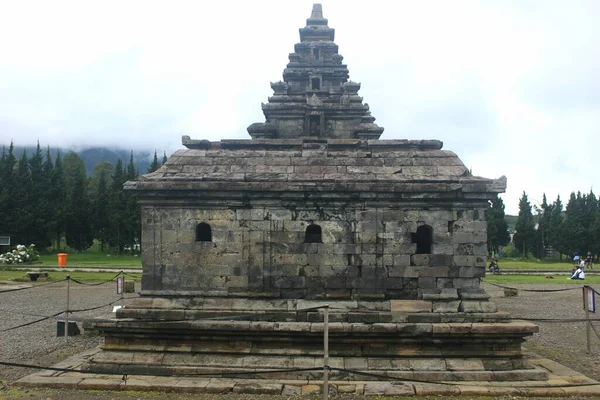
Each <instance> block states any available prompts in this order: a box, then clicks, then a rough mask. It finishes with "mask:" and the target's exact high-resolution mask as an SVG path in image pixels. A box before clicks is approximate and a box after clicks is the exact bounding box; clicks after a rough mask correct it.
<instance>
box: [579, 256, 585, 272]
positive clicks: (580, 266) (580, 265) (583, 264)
mask: <svg viewBox="0 0 600 400" xmlns="http://www.w3.org/2000/svg"><path fill="white" fill-rule="evenodd" d="M579 268H581V269H582V270H583V268H585V260H584V259H583V258H582V259H581V262H580V263H579Z"/></svg>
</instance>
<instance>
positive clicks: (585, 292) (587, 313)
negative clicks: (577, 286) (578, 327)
mask: <svg viewBox="0 0 600 400" xmlns="http://www.w3.org/2000/svg"><path fill="white" fill-rule="evenodd" d="M590 290H591V288H590V287H589V286H588V285H583V309H584V310H585V320H586V321H585V336H586V339H587V351H588V353H589V354H592V345H591V342H592V326H591V325H592V321H590V305H589V301H588V300H589V295H590V293H589V291H590Z"/></svg>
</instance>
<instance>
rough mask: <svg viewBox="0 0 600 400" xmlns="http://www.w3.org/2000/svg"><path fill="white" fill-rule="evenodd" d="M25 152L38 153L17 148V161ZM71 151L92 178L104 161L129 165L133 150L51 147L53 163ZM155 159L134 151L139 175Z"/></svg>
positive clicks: (159, 156)
mask: <svg viewBox="0 0 600 400" xmlns="http://www.w3.org/2000/svg"><path fill="white" fill-rule="evenodd" d="M4 148H5V149H8V146H7V145H4ZM46 150H47V147H43V148H42V153H43V155H44V157H46ZM23 151H27V157H31V155H32V154H34V153H35V151H36V146H15V149H14V152H15V155H16V157H17V159H19V158H20V157H21V156H22V155H23ZM70 151H73V152H75V153H77V154H78V155H79V157H81V159H82V160H83V163H84V164H85V169H86V171H87V174H88V175H90V176H91V175H92V174H93V173H94V165H96V164H98V163H100V162H102V161H108V162H109V163H111V164H113V165H114V164H116V163H117V160H118V159H119V158H120V159H121V160H122V161H123V165H124V166H126V165H127V164H128V163H129V157H130V154H131V150H124V149H117V148H110V147H90V148H86V149H69V148H59V147H50V154H51V155H52V160H53V161H54V160H56V156H57V155H58V153H59V152H60V154H61V157H64V156H65V155H66V154H67V153H69V152H70ZM157 155H158V161H159V162H161V161H162V157H163V151H162V150H158V149H157ZM153 157H154V151H148V150H133V162H134V164H135V167H136V169H137V171H138V173H139V174H145V173H146V172H147V171H148V167H150V163H151V162H152V158H153Z"/></svg>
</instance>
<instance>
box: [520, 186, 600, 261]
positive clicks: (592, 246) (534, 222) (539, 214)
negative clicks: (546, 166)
mask: <svg viewBox="0 0 600 400" xmlns="http://www.w3.org/2000/svg"><path fill="white" fill-rule="evenodd" d="M599 205H600V202H599V199H598V197H596V195H595V194H594V192H593V191H591V190H590V192H589V193H588V194H585V193H581V192H579V191H578V192H577V193H575V192H572V193H571V195H570V196H569V201H568V202H567V205H566V207H563V202H562V200H561V198H560V195H559V196H558V197H557V198H556V200H555V201H554V202H552V203H548V201H547V200H546V195H545V194H544V195H543V198H542V204H541V205H535V206H533V207H532V205H531V203H530V202H529V198H528V196H527V193H525V192H523V195H522V196H521V198H520V199H519V216H518V218H517V222H516V226H515V233H514V236H513V242H514V245H515V248H516V249H517V250H518V251H519V252H520V253H521V255H522V256H523V257H529V256H530V255H531V256H534V257H536V258H543V257H545V256H546V255H547V254H546V253H547V250H548V249H549V248H552V249H554V250H555V251H557V252H558V253H559V254H560V255H561V257H562V255H569V256H571V255H572V254H573V253H574V252H579V254H581V255H583V256H585V255H587V253H588V252H591V253H592V254H594V255H598V254H599V253H600V206H599Z"/></svg>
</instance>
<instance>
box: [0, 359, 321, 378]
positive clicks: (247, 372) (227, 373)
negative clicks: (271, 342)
mask: <svg viewBox="0 0 600 400" xmlns="http://www.w3.org/2000/svg"><path fill="white" fill-rule="evenodd" d="M0 365H3V366H6V367H17V368H32V369H40V370H47V371H56V372H76V373H81V374H99V372H96V371H87V370H77V369H71V368H59V367H43V366H41V365H33V364H23V363H13V362H8V361H0ZM322 370H323V367H312V368H289V369H273V370H262V371H241V372H220V373H216V372H207V373H202V372H197V373H183V374H177V376H215V377H219V376H239V375H253V374H259V375H260V374H274V373H282V372H310V371H322ZM102 375H106V374H102ZM153 375H154V376H173V375H172V374H168V373H165V374H160V373H157V374H153Z"/></svg>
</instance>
